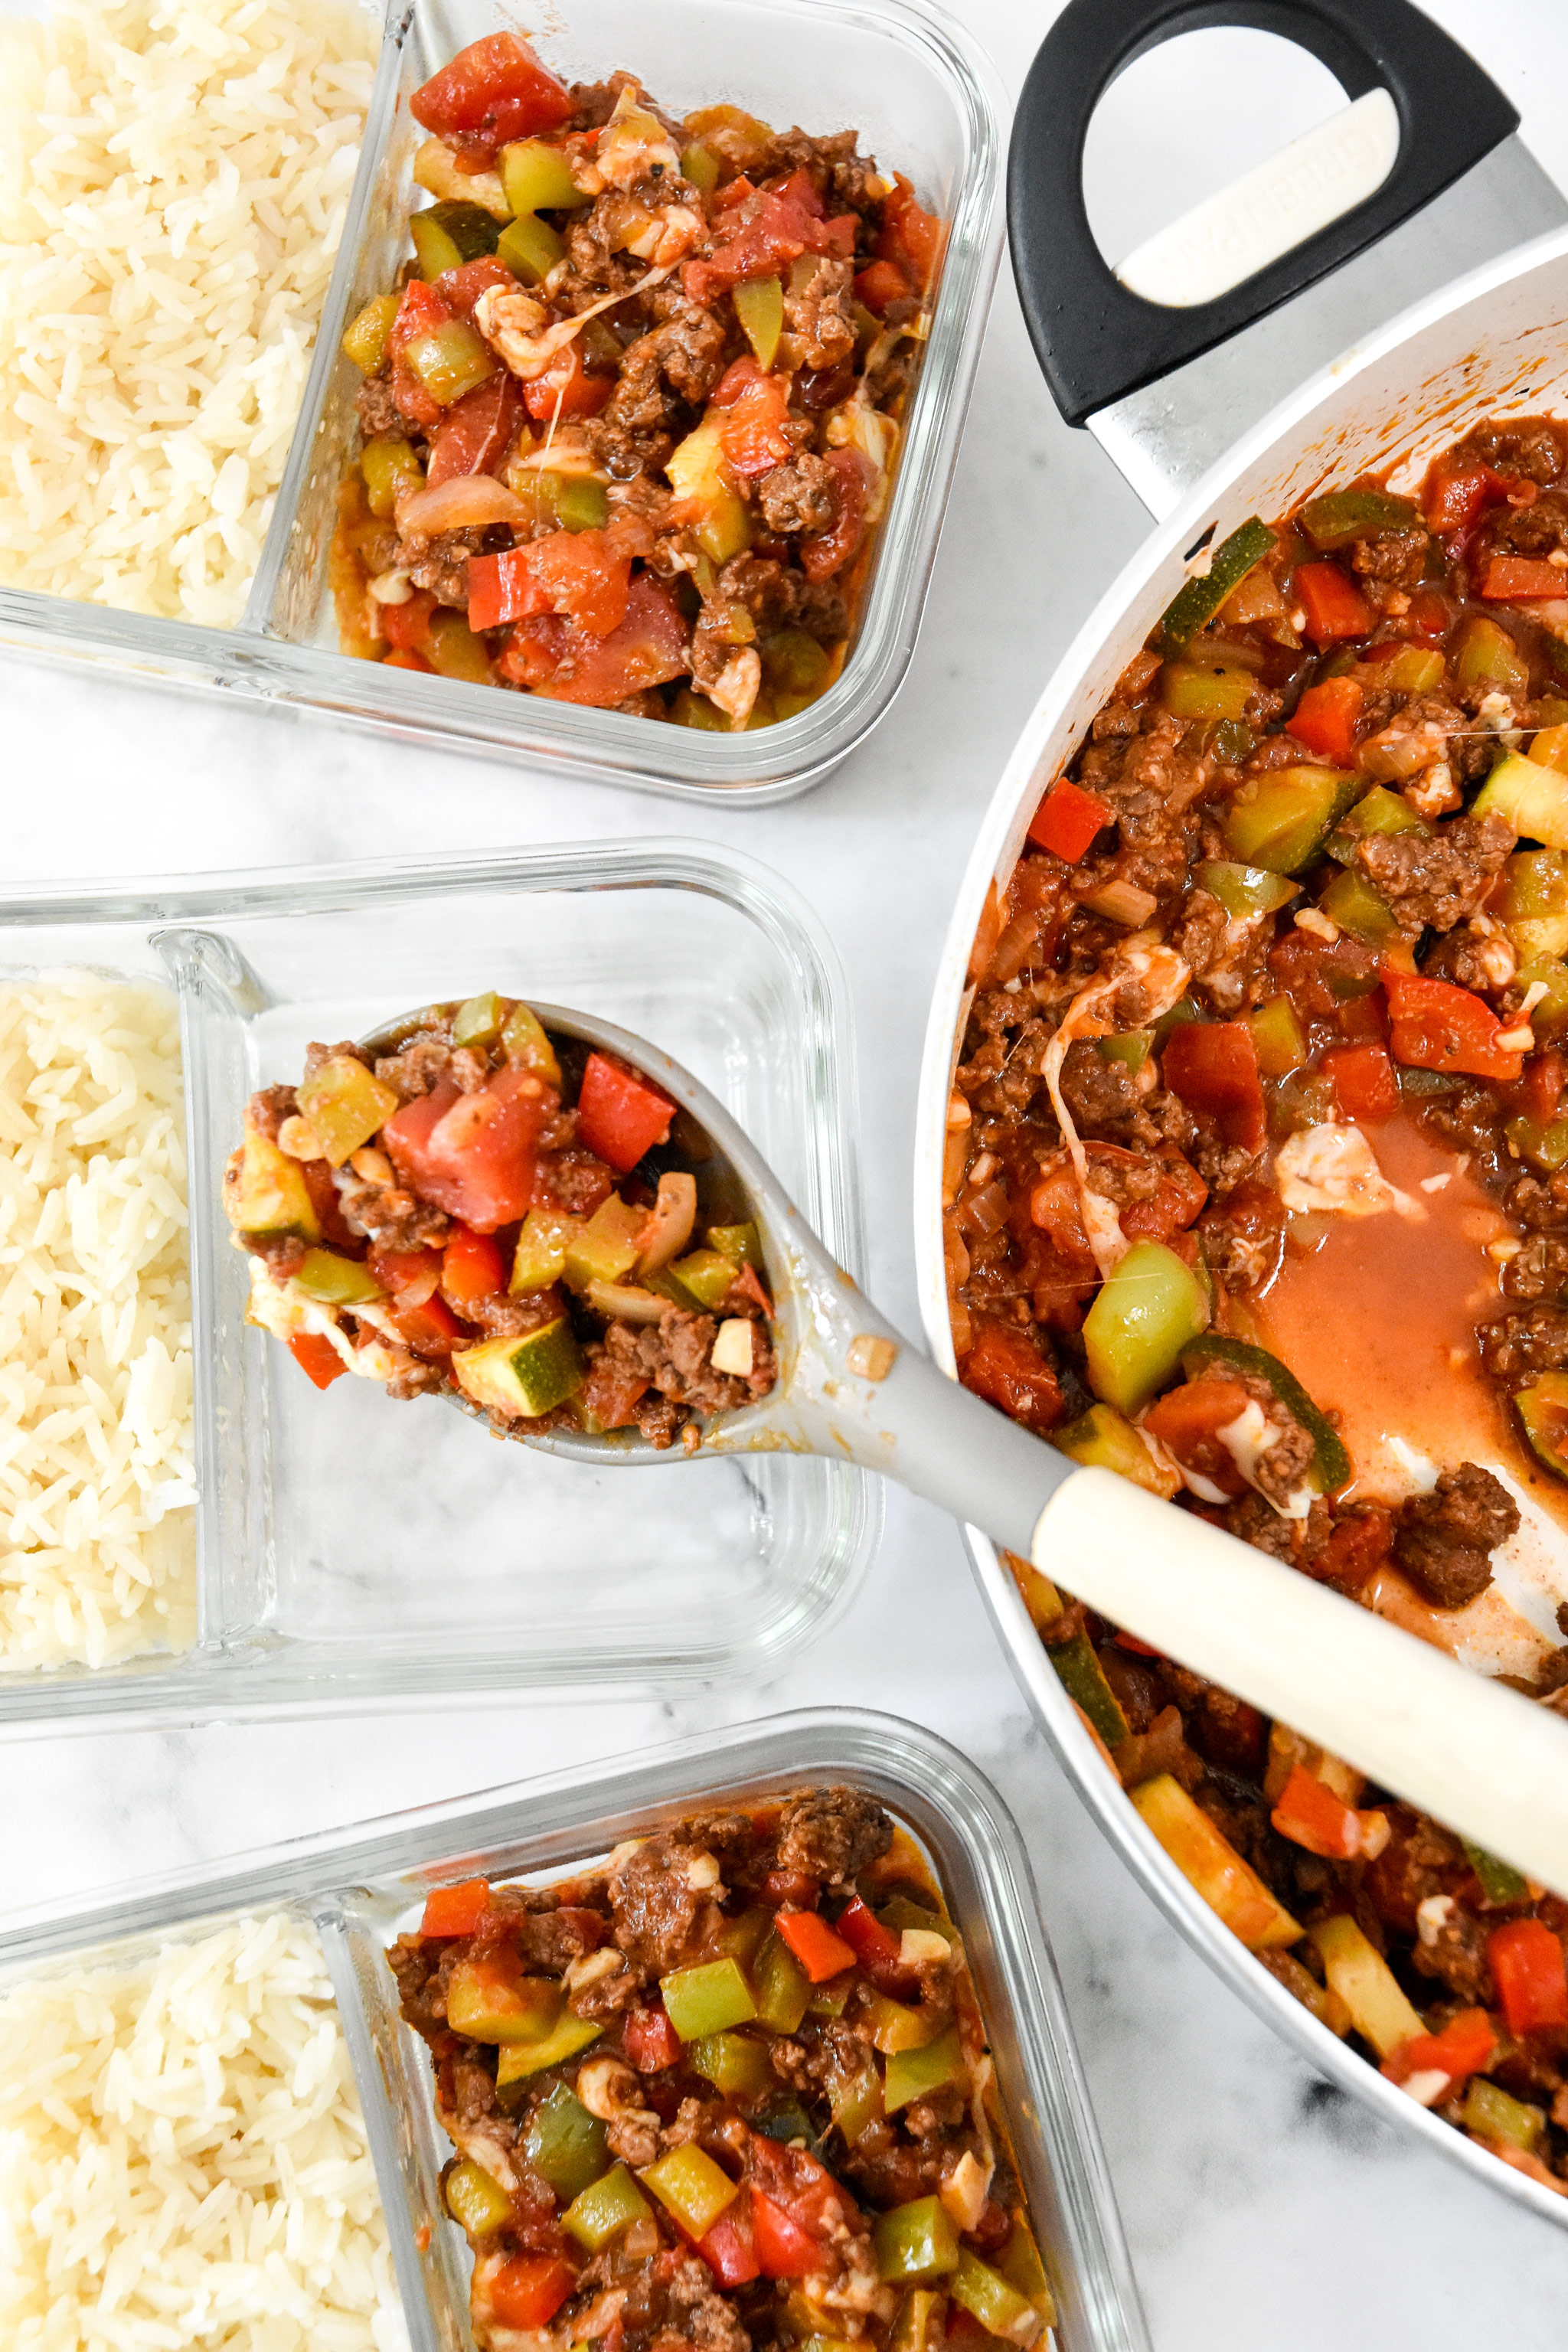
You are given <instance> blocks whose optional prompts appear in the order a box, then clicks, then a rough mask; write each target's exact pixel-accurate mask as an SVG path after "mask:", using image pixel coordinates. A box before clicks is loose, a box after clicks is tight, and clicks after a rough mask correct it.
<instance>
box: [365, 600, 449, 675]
mask: <svg viewBox="0 0 1568 2352" xmlns="http://www.w3.org/2000/svg"><path fill="white" fill-rule="evenodd" d="M377 610H378V611H379V613H380V614H381V625H382V629H383V631H384V635H385V637H386V642H387V644H388V645H389V646H395V647H396V649H397V651H398V652H399V653H410V654H418V655H420V656H421V664H420V666H421V667H422V668H426V669H427V668H428V667H430V665H429V664H428V662H426V661H425V660H424V659H423V655H424V649H425V647H426V646H427V645H428V644H429V642H430V616H431V614H433V613H434V612H435V610H436V599H435V597H434V596H433V595H432V594H431V593H430V591H429V589H428V588H414V589H411V590H410V591H409V593H408V596H407V598H406V600H405V602H404V603H403V604H382V605H379V606H378V607H377Z"/></svg>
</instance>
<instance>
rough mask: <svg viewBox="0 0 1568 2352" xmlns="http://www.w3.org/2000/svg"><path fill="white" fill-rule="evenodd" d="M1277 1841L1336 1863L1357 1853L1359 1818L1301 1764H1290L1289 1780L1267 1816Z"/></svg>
mask: <svg viewBox="0 0 1568 2352" xmlns="http://www.w3.org/2000/svg"><path fill="white" fill-rule="evenodd" d="M1268 1818H1269V1820H1270V1821H1271V1822H1273V1824H1274V1826H1275V1828H1276V1829H1277V1830H1278V1831H1279V1834H1280V1836H1281V1837H1286V1838H1289V1840H1290V1843H1292V1845H1300V1846H1305V1848H1306V1850H1307V1852H1308V1853H1319V1854H1323V1855H1326V1856H1327V1857H1329V1858H1330V1859H1331V1860H1333V1861H1338V1862H1348V1861H1350V1860H1352V1857H1353V1856H1354V1855H1356V1854H1358V1853H1360V1852H1361V1848H1362V1825H1361V1816H1360V1815H1359V1813H1357V1812H1356V1811H1355V1809H1354V1807H1353V1806H1351V1805H1347V1804H1346V1803H1345V1802H1344V1800H1343V1799H1342V1798H1341V1797H1336V1796H1335V1794H1334V1792H1333V1790H1331V1789H1328V1788H1325V1787H1324V1785H1323V1783H1322V1781H1321V1780H1319V1779H1318V1778H1317V1777H1316V1775H1315V1774H1314V1773H1311V1772H1309V1771H1308V1770H1307V1769H1306V1767H1305V1765H1302V1764H1292V1766H1291V1767H1290V1778H1289V1780H1287V1781H1286V1783H1285V1786H1284V1789H1283V1790H1282V1791H1281V1792H1280V1797H1279V1803H1278V1804H1277V1805H1276V1806H1275V1808H1274V1811H1272V1812H1271V1813H1270V1814H1269V1816H1268Z"/></svg>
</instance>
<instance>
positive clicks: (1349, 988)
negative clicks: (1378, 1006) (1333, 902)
mask: <svg viewBox="0 0 1568 2352" xmlns="http://www.w3.org/2000/svg"><path fill="white" fill-rule="evenodd" d="M1268 969H1269V971H1271V972H1272V973H1273V975H1274V977H1275V979H1276V980H1277V981H1278V982H1279V985H1280V987H1281V989H1282V990H1283V991H1284V992H1285V994H1286V995H1287V996H1288V997H1289V999H1290V1002H1291V1003H1292V1004H1293V1005H1294V1006H1295V1008H1296V1010H1297V1012H1298V1013H1300V1015H1301V1018H1302V1019H1303V1020H1304V1021H1333V1020H1337V1019H1338V1017H1339V1015H1340V1013H1342V1011H1343V1009H1344V1007H1345V1006H1346V1005H1347V1004H1350V1003H1354V1002H1355V1000H1356V999H1357V998H1359V997H1363V996H1369V995H1370V994H1371V993H1372V992H1373V989H1375V988H1376V986H1377V981H1378V970H1377V959H1376V957H1375V956H1374V955H1373V952H1372V950H1371V949H1370V948H1369V947H1367V946H1366V945H1365V943H1364V942H1363V940H1358V939H1357V938H1356V937H1355V936H1354V934H1353V932H1351V931H1342V932H1341V933H1340V936H1339V938H1338V939H1337V940H1331V941H1330V940H1320V939H1317V938H1315V937H1314V936H1313V934H1312V933H1311V932H1310V931H1299V930H1296V929H1294V928H1292V929H1290V930H1288V931H1287V932H1286V934H1285V936H1284V938H1283V939H1282V940H1278V941H1277V942H1276V944H1275V945H1274V946H1273V947H1272V948H1270V949H1269V950H1268Z"/></svg>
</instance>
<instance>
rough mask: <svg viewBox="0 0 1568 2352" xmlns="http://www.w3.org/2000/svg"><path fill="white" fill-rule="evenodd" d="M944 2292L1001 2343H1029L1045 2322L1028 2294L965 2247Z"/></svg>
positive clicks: (961, 2249) (961, 2250)
mask: <svg viewBox="0 0 1568 2352" xmlns="http://www.w3.org/2000/svg"><path fill="white" fill-rule="evenodd" d="M947 2291H948V2293H949V2294H951V2295H952V2299H953V2301H954V2303H955V2304H957V2305H958V2307H959V2309H960V2310H961V2311H967V2312H968V2314H969V2315H970V2317H971V2318H972V2319H977V2320H978V2321H979V2322H980V2325H981V2326H982V2327H984V2329H985V2330H986V2332H987V2334H988V2335H991V2336H1000V2337H1001V2338H1002V2340H1003V2342H1004V2343H1005V2344H1019V2345H1025V2344H1032V2343H1033V2342H1034V2341H1035V2338H1036V2337H1037V2336H1038V2335H1039V2334H1040V2332H1041V2329H1042V2326H1044V2324H1045V2323H1044V2317H1043V2315H1042V2314H1041V2313H1040V2312H1039V2311H1037V2309H1036V2307H1035V2305H1034V2304H1033V2303H1032V2302H1031V2301H1030V2299H1029V2297H1028V2296H1027V2295H1026V2294H1020V2293H1019V2291H1018V2289H1017V2288H1016V2286H1014V2285H1012V2284H1010V2283H1009V2282H1008V2281H1007V2280H1006V2279H1005V2278H1004V2277H1003V2275H1002V2273H1001V2272H1000V2271H994V2270H993V2269H992V2267H991V2265H990V2263H983V2262H982V2261H981V2260H980V2257H979V2255H978V2254H972V2253H971V2252H970V2251H969V2249H968V2247H967V2246H963V2247H961V2248H960V2250H959V2256H958V2263H957V2266H956V2268H955V2269H954V2271H953V2273H952V2278H951V2279H950V2281H949V2282H948V2290H947Z"/></svg>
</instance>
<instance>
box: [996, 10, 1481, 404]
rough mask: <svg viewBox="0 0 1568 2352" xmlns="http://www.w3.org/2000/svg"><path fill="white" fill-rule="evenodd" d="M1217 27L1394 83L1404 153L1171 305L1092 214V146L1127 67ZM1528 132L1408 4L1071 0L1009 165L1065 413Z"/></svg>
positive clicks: (1222, 335)
mask: <svg viewBox="0 0 1568 2352" xmlns="http://www.w3.org/2000/svg"><path fill="white" fill-rule="evenodd" d="M1210 25H1248V26H1255V27H1256V28H1257V29H1258V31H1260V32H1265V33H1279V34H1281V35H1283V36H1284V37H1285V38H1286V39H1287V40H1292V41H1295V42H1296V43H1297V44H1298V45H1299V46H1300V47H1301V48H1304V49H1310V51H1311V52H1312V54H1313V56H1314V57H1316V58H1321V61H1322V63H1323V64H1324V65H1326V66H1327V67H1328V68H1329V70H1330V72H1331V74H1333V75H1335V76H1336V77H1337V79H1339V80H1340V82H1341V83H1342V85H1343V87H1344V89H1346V90H1347V91H1348V92H1349V94H1350V96H1351V97H1352V99H1356V98H1363V97H1364V96H1365V95H1366V93H1367V92H1368V91H1369V90H1373V89H1379V88H1384V89H1387V90H1388V91H1389V93H1390V95H1391V96H1392V98H1393V100H1394V106H1395V108H1396V110H1397V111H1398V115H1399V134H1400V137H1399V154H1398V159H1397V161H1396V162H1395V163H1394V169H1393V171H1392V172H1391V173H1390V174H1389V176H1388V178H1387V179H1386V180H1385V181H1384V184H1383V185H1382V187H1381V188H1379V189H1378V190H1377V191H1376V192H1375V194H1373V195H1371V196H1368V197H1367V198H1366V200H1365V201H1364V203H1363V204H1360V205H1356V206H1355V207H1354V208H1353V209H1352V211H1351V212H1348V213H1346V214H1345V215H1343V216H1342V218H1341V219H1339V220H1337V221H1333V222H1331V224H1330V226H1328V227H1327V228H1324V229H1320V230H1319V231H1318V233H1317V235H1316V236H1311V237H1309V238H1307V239H1306V241H1305V242H1304V243H1303V244H1301V245H1299V246H1297V247H1294V248H1293V249H1292V250H1291V251H1290V252H1289V253H1287V254H1284V255H1282V256H1281V257H1280V258H1279V260H1278V261H1274V262H1270V263H1269V264H1268V267H1267V268H1264V269H1261V270H1259V271H1258V274H1257V275H1256V276H1255V277H1253V278H1247V280H1246V281H1245V282H1244V283H1243V284H1242V285H1240V286H1237V287H1234V288H1233V289H1231V290H1230V292H1229V293H1226V294H1222V295H1220V296H1219V297H1218V298H1217V299H1215V300H1214V301H1212V302H1201V303H1195V304H1194V305H1193V306H1192V307H1191V308H1188V309H1182V310H1175V309H1166V308H1164V307H1163V306H1162V305H1161V304H1159V303H1155V302H1148V301H1145V300H1144V299H1142V296H1141V295H1137V294H1134V293H1132V292H1131V291H1130V290H1129V289H1128V288H1127V287H1125V286H1123V285H1122V284H1121V280H1120V279H1119V278H1116V277H1115V276H1114V275H1113V274H1112V272H1111V271H1110V269H1109V268H1107V267H1106V264H1105V262H1104V260H1103V258H1102V257H1101V255H1100V247H1098V245H1096V243H1095V241H1094V236H1093V233H1092V232H1091V230H1090V228H1089V215H1088V213H1087V211H1086V210H1085V208H1084V201H1083V146H1084V140H1085V138H1086V136H1087V134H1088V131H1089V121H1090V118H1091V117H1092V115H1093V113H1094V110H1095V108H1096V106H1097V105H1098V104H1099V102H1100V96H1101V94H1102V92H1103V91H1104V90H1105V89H1106V88H1107V87H1108V85H1109V84H1110V82H1111V81H1113V80H1114V79H1115V78H1116V76H1117V75H1118V74H1119V73H1120V72H1121V70H1122V68H1124V67H1126V66H1129V65H1131V63H1132V60H1133V59H1134V58H1137V57H1140V56H1142V53H1143V52H1144V51H1145V50H1146V49H1151V48H1153V47H1156V46H1157V45H1158V44H1159V43H1160V42H1161V41H1164V40H1169V39H1170V38H1171V37H1173V35H1175V34H1177V33H1190V32H1194V31H1196V30H1198V29H1199V28H1200V27H1202V26H1210ZM1518 127H1519V116H1518V114H1517V113H1516V112H1515V110H1514V109H1513V107H1512V106H1510V103H1509V101H1508V100H1507V99H1506V98H1505V97H1504V96H1503V94H1502V92H1501V90H1500V89H1498V87H1497V85H1496V83H1495V82H1493V81H1492V80H1490V79H1489V77H1488V76H1487V75H1486V74H1484V73H1483V72H1482V71H1481V68H1479V66H1478V65H1477V64H1476V62H1475V60H1474V58H1471V57H1469V56H1468V55H1467V53H1466V52H1465V51H1464V50H1463V49H1462V48H1460V47H1459V46H1458V43H1457V42H1456V41H1452V40H1450V39H1449V37H1448V36H1447V33H1445V32H1442V31H1440V30H1439V28H1438V27H1437V26H1436V25H1435V24H1433V23H1432V21H1431V19H1430V17H1428V16H1423V15H1422V13H1421V11H1420V10H1419V9H1418V8H1415V7H1414V6H1412V5H1410V0H1068V5H1067V6H1066V7H1065V8H1064V9H1063V10H1062V12H1061V15H1060V16H1058V18H1057V21H1056V23H1055V24H1054V25H1053V26H1051V29H1050V31H1049V32H1048V33H1047V36H1046V37H1045V39H1044V41H1043V42H1042V43H1041V45H1040V49H1039V53H1038V55H1037V57H1036V58H1035V62H1034V64H1033V65H1032V66H1031V67H1030V68H1029V75H1028V79H1027V80H1026V82H1025V84H1024V92H1023V96H1022V98H1021V99H1020V100H1019V101H1018V111H1017V115H1016V119H1015V121H1014V125H1013V142H1012V149H1011V152H1010V153H1009V156H1008V159H1007V226H1008V234H1009V237H1010V239H1011V244H1012V252H1013V270H1014V275H1015V276H1016V279H1017V282H1018V295H1019V299H1020V300H1021V301H1022V303H1023V306H1024V317H1025V319H1026V322H1027V324H1028V329H1029V334H1030V337H1031V339H1032V341H1033V342H1034V346H1035V355H1036V357H1037V359H1038V361H1039V362H1040V366H1041V368H1042V369H1043V371H1044V373H1045V377H1046V381H1047V383H1048V384H1049V385H1050V388H1051V391H1052V393H1053V394H1054V395H1055V398H1056V403H1057V405H1058V408H1059V409H1060V410H1061V412H1062V415H1064V416H1065V417H1066V418H1067V420H1068V424H1069V425H1081V424H1082V423H1083V422H1084V420H1085V418H1086V417H1089V416H1091V415H1093V414H1094V413H1095V412H1096V410H1098V409H1101V408H1106V407H1109V406H1110V404H1111V402H1112V401H1116V400H1120V399H1121V398H1122V396H1123V395H1124V394H1127V393H1130V392H1136V391H1138V390H1139V388H1140V387H1141V386H1142V385H1143V384H1146V383H1153V382H1154V381H1155V380H1156V379H1157V378H1158V377H1160V376H1163V375H1165V374H1168V373H1169V372H1170V371H1171V370H1172V369H1173V368H1176V367H1180V366H1181V365H1182V364H1183V362H1184V361H1187V360H1191V359H1195V358H1196V357H1197V355H1198V353H1199V352H1206V351H1209V350H1211V349H1212V348H1213V346H1214V345H1215V343H1220V342H1224V341H1225V340H1226V337H1227V336H1229V335H1234V334H1236V333H1237V332H1238V331H1240V330H1241V329H1242V328H1243V327H1247V326H1250V325H1251V324H1252V322H1253V320H1256V319H1260V318H1262V317H1263V316H1264V315H1265V314H1266V313H1267V312H1268V311H1269V310H1275V309H1276V308H1277V307H1278V306H1279V304H1280V303H1281V302H1286V301H1289V299H1290V297H1291V296H1292V295H1293V294H1299V293H1300V291H1301V290H1302V289H1303V288H1304V287H1307V286H1310V285H1311V284H1312V283H1313V282H1314V280H1315V279H1317V278H1321V277H1323V276H1325V275H1326V274H1327V272H1328V271H1330V270H1331V269H1334V268H1338V266H1339V264H1340V263H1341V262H1342V261H1348V260H1350V258H1351V257H1352V255H1354V254H1357V253H1360V252H1362V251H1363V249H1364V248H1365V247H1367V246H1369V245H1373V244H1375V243H1376V242H1377V240H1378V238H1379V237H1381V236H1385V235H1386V234H1387V232H1388V231H1389V230H1390V229H1393V228H1396V227H1397V226H1399V224H1400V222H1401V221H1404V220H1407V219H1408V218H1409V216H1410V215H1411V214H1412V213H1415V212H1419V211H1420V209H1421V207H1422V206H1423V205H1426V204H1429V203H1430V202H1431V200H1432V198H1433V197H1434V196H1436V195H1439V194H1441V193H1442V191H1443V190H1444V189H1445V188H1447V187H1449V186H1451V184H1453V182H1454V181H1456V180H1457V179H1458V178H1459V177H1460V176H1461V175H1462V174H1463V173H1466V172H1468V171H1469V170H1470V168H1471V167H1472V165H1474V164H1476V163H1479V162H1480V160H1481V158H1482V156H1483V155H1488V154H1489V153H1490V152H1491V151H1492V149H1493V148H1494V147H1496V146H1497V145H1498V144H1499V143H1500V142H1501V141H1502V140H1504V139H1506V138H1507V137H1508V136H1509V134H1510V132H1511V131H1516V130H1517V129H1518Z"/></svg>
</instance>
